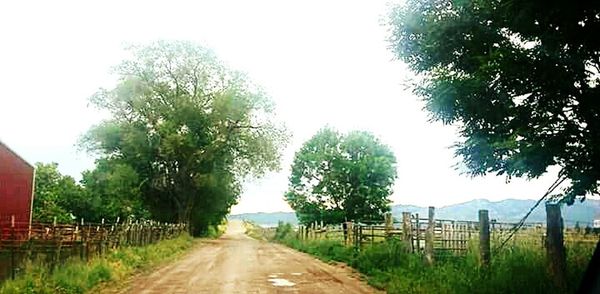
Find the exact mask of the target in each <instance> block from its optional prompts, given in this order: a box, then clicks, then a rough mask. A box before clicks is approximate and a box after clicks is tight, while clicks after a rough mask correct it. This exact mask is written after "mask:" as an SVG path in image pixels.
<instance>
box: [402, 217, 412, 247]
mask: <svg viewBox="0 0 600 294" xmlns="http://www.w3.org/2000/svg"><path fill="white" fill-rule="evenodd" d="M402 239H403V240H404V242H405V243H406V249H407V250H408V251H410V252H413V251H414V250H413V242H412V225H411V222H410V212H402Z"/></svg>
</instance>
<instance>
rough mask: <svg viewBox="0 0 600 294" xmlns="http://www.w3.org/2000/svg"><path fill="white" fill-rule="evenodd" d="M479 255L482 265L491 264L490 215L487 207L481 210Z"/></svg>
mask: <svg viewBox="0 0 600 294" xmlns="http://www.w3.org/2000/svg"><path fill="white" fill-rule="evenodd" d="M479 257H480V263H481V265H482V266H488V265H489V264H490V217H489V214H488V211H487V210H485V209H482V210H479Z"/></svg>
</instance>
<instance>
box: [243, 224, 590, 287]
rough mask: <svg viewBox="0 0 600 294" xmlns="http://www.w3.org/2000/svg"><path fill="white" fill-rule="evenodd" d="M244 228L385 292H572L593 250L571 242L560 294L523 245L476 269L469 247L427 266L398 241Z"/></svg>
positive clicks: (542, 261)
mask: <svg viewBox="0 0 600 294" xmlns="http://www.w3.org/2000/svg"><path fill="white" fill-rule="evenodd" d="M249 227H250V228H249V232H250V234H251V235H258V236H260V237H261V238H270V239H271V240H274V241H276V242H280V243H282V244H285V245H287V246H289V247H292V248H294V249H297V250H299V251H302V252H306V253H309V254H312V255H314V256H316V257H318V258H320V259H322V260H325V261H339V262H344V263H347V264H348V265H350V266H352V267H354V268H355V269H357V270H358V271H360V272H361V273H363V274H365V275H366V277H367V279H368V281H369V283H370V284H372V285H373V286H375V287H378V288H380V289H385V290H387V291H388V293H564V291H566V292H568V293H573V292H575V290H576V288H577V285H578V284H579V281H580V279H581V277H582V275H583V271H584V270H585V268H586V266H587V263H588V261H589V259H590V258H591V254H592V252H593V246H591V245H590V244H570V246H569V247H568V248H567V252H568V257H567V258H568V276H569V285H568V287H569V288H568V289H566V290H561V289H557V288H555V287H554V286H553V283H552V281H551V280H550V277H549V275H548V272H547V265H546V258H545V254H544V251H543V250H541V249H540V248H539V247H535V248H532V247H530V246H527V245H525V244H519V243H517V244H515V245H513V246H510V247H508V248H506V249H504V250H502V252H496V253H494V255H493V259H492V263H491V265H490V266H489V268H481V267H480V266H479V262H478V252H477V248H476V246H473V245H471V246H470V250H469V251H468V253H467V254H466V256H461V257H453V256H446V257H444V258H443V259H442V258H438V259H437V260H436V262H435V264H434V265H433V266H428V265H426V264H425V263H424V260H423V258H422V256H420V255H418V254H412V253H408V251H407V250H405V247H404V244H403V243H402V242H401V241H399V240H394V239H392V240H389V241H386V242H382V243H376V244H374V245H372V246H371V245H368V246H364V247H363V248H362V249H361V250H355V248H353V247H349V246H344V245H343V244H342V243H340V242H339V241H337V240H299V239H297V238H295V235H296V234H295V233H294V232H293V230H292V228H291V226H286V225H282V226H280V227H278V228H277V229H276V230H275V231H274V232H273V231H267V235H265V234H264V233H263V231H264V230H261V229H259V228H253V226H252V225H250V226H249ZM261 234H262V235H261Z"/></svg>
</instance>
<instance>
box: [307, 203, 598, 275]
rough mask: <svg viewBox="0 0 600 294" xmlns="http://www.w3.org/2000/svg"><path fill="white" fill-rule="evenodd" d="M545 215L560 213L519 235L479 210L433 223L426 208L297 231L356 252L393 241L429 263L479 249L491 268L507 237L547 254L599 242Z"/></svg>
mask: <svg viewBox="0 0 600 294" xmlns="http://www.w3.org/2000/svg"><path fill="white" fill-rule="evenodd" d="M546 210H547V212H548V211H549V210H550V211H554V212H556V210H558V215H557V214H556V213H548V219H547V223H524V224H523V225H522V226H521V227H520V228H519V229H516V228H517V226H518V223H508V222H498V221H497V220H495V219H492V220H490V217H489V213H488V211H487V210H479V212H478V215H477V217H478V219H479V220H478V221H462V220H450V219H436V218H435V208H434V207H429V211H428V215H427V217H422V216H420V215H419V214H411V213H410V212H403V213H402V218H401V219H394V218H392V216H391V214H390V213H388V214H386V217H385V220H382V221H380V222H375V223H374V222H371V223H369V224H367V223H362V222H345V223H342V224H339V225H323V224H322V223H318V222H315V223H312V224H310V225H308V226H306V225H300V226H299V227H298V230H297V237H298V238H301V239H319V240H337V241H339V242H343V243H344V244H346V245H348V246H354V247H355V248H357V249H358V250H360V248H362V247H363V246H365V245H369V244H370V245H372V244H375V243H378V242H382V241H385V240H389V239H397V240H401V241H403V242H404V243H405V244H406V247H407V250H408V251H410V252H412V253H420V254H423V255H424V256H425V257H426V259H427V260H428V261H433V259H435V258H436V257H441V256H462V255H465V254H466V253H467V251H468V250H469V249H470V248H473V247H475V248H477V247H478V249H479V253H480V255H481V256H480V259H481V261H482V262H483V263H487V262H489V260H490V258H491V257H490V256H491V252H492V251H494V250H498V249H499V248H500V244H501V243H502V242H503V241H505V240H507V238H508V236H509V234H513V236H512V238H510V240H509V241H508V244H507V245H509V246H510V245H515V244H516V243H519V244H526V245H528V246H537V247H539V248H546V247H547V246H548V244H549V243H548V242H549V241H553V242H550V245H552V244H556V243H559V244H563V243H564V244H567V246H569V244H573V243H589V244H591V245H594V244H596V243H597V242H598V240H599V235H598V234H597V233H591V232H585V233H584V231H583V230H575V229H573V228H569V229H567V228H565V227H564V225H563V220H562V217H561V216H560V207H559V206H558V205H547V206H546ZM548 236H550V237H548ZM548 238H553V239H555V240H548ZM558 239H560V240H558Z"/></svg>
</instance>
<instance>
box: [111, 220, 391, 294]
mask: <svg viewBox="0 0 600 294" xmlns="http://www.w3.org/2000/svg"><path fill="white" fill-rule="evenodd" d="M244 232H245V230H244V227H243V225H242V223H241V222H239V221H232V222H230V223H229V226H228V229H227V233H226V234H225V235H223V236H222V237H221V238H219V239H217V240H212V241H207V242H205V243H203V244H202V245H201V246H199V247H197V248H196V249H194V250H193V251H192V252H190V253H189V254H188V255H186V256H185V257H183V258H182V259H181V260H179V261H177V262H175V263H173V264H170V265H167V266H164V267H162V268H159V269H158V270H156V271H154V272H152V273H150V274H148V275H140V276H137V277H135V278H133V279H132V280H131V281H129V282H128V283H127V286H126V287H125V288H124V289H120V290H113V291H110V290H107V291H105V292H106V293H345V294H353V293H379V292H378V291H376V290H375V289H373V288H371V287H370V286H368V285H367V284H366V283H365V282H364V281H361V280H359V279H358V275H357V274H356V273H354V272H353V271H352V270H351V269H349V268H345V267H342V266H334V265H329V264H326V263H324V262H321V261H319V260H317V259H315V258H313V257H311V256H309V255H307V254H304V253H300V252H297V251H295V250H292V249H290V248H287V247H285V246H282V245H278V244H272V243H268V242H263V241H257V240H254V239H252V238H250V237H248V236H246V235H245V234H244Z"/></svg>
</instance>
